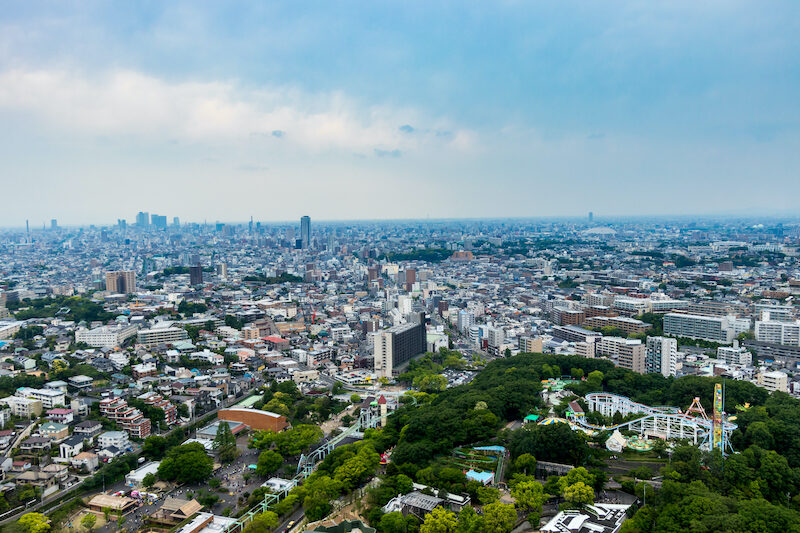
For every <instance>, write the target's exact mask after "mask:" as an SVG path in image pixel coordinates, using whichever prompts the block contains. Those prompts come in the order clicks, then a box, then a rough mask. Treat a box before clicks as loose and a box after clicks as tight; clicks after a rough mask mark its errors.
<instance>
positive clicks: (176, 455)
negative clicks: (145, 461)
mask: <svg viewBox="0 0 800 533" xmlns="http://www.w3.org/2000/svg"><path fill="white" fill-rule="evenodd" d="M213 467H214V460H213V459H212V458H211V457H209V456H208V455H207V454H206V450H205V448H204V447H203V445H202V444H200V443H198V442H193V443H190V444H183V445H181V446H177V447H175V448H172V449H171V450H169V451H168V452H167V456H166V457H165V458H164V460H163V461H161V464H160V465H158V477H160V478H161V479H166V480H168V481H177V482H179V483H200V482H202V481H205V480H206V479H208V477H209V476H210V475H211V471H212V469H213Z"/></svg>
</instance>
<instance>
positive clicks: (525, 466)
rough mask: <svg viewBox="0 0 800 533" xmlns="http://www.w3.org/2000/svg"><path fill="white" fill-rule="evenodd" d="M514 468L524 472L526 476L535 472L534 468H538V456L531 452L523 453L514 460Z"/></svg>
mask: <svg viewBox="0 0 800 533" xmlns="http://www.w3.org/2000/svg"><path fill="white" fill-rule="evenodd" d="M514 468H516V469H517V470H518V471H519V472H523V473H524V474H525V475H526V476H527V475H529V474H533V472H534V470H536V458H535V457H534V456H533V455H531V454H529V453H523V454H522V455H520V456H519V457H517V459H516V460H515V461H514Z"/></svg>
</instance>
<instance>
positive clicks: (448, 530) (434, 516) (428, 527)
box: [419, 507, 458, 533]
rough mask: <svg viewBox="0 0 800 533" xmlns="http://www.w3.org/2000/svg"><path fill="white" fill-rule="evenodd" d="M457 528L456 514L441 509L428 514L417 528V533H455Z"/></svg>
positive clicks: (435, 509) (438, 508)
mask: <svg viewBox="0 0 800 533" xmlns="http://www.w3.org/2000/svg"><path fill="white" fill-rule="evenodd" d="M457 528H458V518H456V514H455V513H452V512H450V511H447V510H446V509H442V508H441V507H436V508H434V509H433V511H431V512H430V513H428V515H427V516H426V517H425V521H424V522H422V525H421V526H420V528H419V533H455V531H456V529H457Z"/></svg>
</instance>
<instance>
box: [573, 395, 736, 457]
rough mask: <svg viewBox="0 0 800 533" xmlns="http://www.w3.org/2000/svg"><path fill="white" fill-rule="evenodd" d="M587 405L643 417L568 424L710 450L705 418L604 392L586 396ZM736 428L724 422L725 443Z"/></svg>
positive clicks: (581, 420) (709, 424)
mask: <svg viewBox="0 0 800 533" xmlns="http://www.w3.org/2000/svg"><path fill="white" fill-rule="evenodd" d="M586 403H587V404H588V407H589V410H590V411H597V412H599V413H600V414H602V415H604V416H614V415H615V414H616V413H620V414H621V415H623V416H628V415H632V414H641V415H642V416H641V417H639V418H636V419H634V420H630V421H628V422H623V423H621V424H615V425H612V426H596V425H594V424H590V423H588V422H587V421H586V420H585V418H584V417H583V416H576V415H574V414H572V415H571V417H570V419H571V421H572V422H574V423H576V424H577V425H579V426H581V427H584V428H586V429H592V430H595V431H614V430H615V429H622V428H626V429H628V430H630V431H637V432H639V433H640V434H642V435H648V436H653V437H660V438H664V439H689V440H691V441H692V443H694V444H695V445H700V446H701V447H710V444H711V439H712V435H713V431H714V425H713V422H712V421H711V420H708V419H704V418H699V417H693V416H688V415H686V414H683V413H682V412H681V411H680V410H679V409H677V408H675V407H649V406H647V405H644V404H641V403H638V402H634V401H633V400H631V399H630V398H627V397H625V396H620V395H618V394H611V393H607V392H597V393H590V394H587V395H586ZM736 427H737V426H736V424H734V423H732V422H728V421H724V422H723V426H722V431H723V433H724V434H725V442H728V443H729V442H730V439H729V437H730V434H731V433H732V432H733V430H735V429H736Z"/></svg>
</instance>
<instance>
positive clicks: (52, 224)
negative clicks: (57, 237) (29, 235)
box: [50, 219, 58, 229]
mask: <svg viewBox="0 0 800 533" xmlns="http://www.w3.org/2000/svg"><path fill="white" fill-rule="evenodd" d="M50 229H58V220H56V219H52V220H51V221H50Z"/></svg>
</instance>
